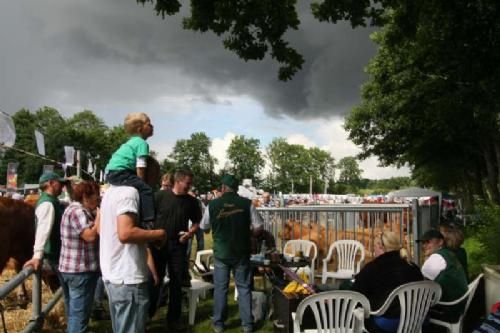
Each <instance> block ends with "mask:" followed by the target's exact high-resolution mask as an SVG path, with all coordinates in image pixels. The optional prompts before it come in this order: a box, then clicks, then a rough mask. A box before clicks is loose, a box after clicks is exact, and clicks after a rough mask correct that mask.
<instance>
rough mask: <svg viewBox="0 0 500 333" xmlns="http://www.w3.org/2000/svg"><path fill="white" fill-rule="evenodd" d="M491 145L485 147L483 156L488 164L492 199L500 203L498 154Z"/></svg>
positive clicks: (487, 177) (488, 182)
mask: <svg viewBox="0 0 500 333" xmlns="http://www.w3.org/2000/svg"><path fill="white" fill-rule="evenodd" d="M490 147H491V146H489V147H484V148H483V157H484V161H485V164H486V185H487V187H488V192H489V194H490V198H491V201H492V202H494V203H495V204H500V191H499V190H498V167H497V165H496V154H495V152H494V151H493V150H492V149H489V148H490Z"/></svg>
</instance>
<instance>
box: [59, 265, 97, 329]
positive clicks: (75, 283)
mask: <svg viewBox="0 0 500 333" xmlns="http://www.w3.org/2000/svg"><path fill="white" fill-rule="evenodd" d="M61 277H62V290H63V294H64V306H65V308H66V316H67V317H68V333H85V332H87V325H88V322H89V318H90V311H91V309H92V302H93V300H94V297H93V296H94V290H95V286H96V284H97V278H98V277H99V273H97V272H87V273H64V272H61Z"/></svg>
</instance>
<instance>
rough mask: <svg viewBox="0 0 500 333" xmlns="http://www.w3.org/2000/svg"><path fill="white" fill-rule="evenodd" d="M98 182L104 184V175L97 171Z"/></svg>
mask: <svg viewBox="0 0 500 333" xmlns="http://www.w3.org/2000/svg"><path fill="white" fill-rule="evenodd" d="M99 182H100V183H104V173H103V172H102V170H99Z"/></svg>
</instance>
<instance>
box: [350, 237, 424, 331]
mask: <svg viewBox="0 0 500 333" xmlns="http://www.w3.org/2000/svg"><path fill="white" fill-rule="evenodd" d="M374 252H375V259H373V260H372V261H371V262H369V263H368V264H366V265H365V267H363V269H361V271H360V272H359V273H358V274H357V275H356V276H355V281H354V284H353V285H352V287H351V290H354V291H357V292H360V293H362V294H363V295H365V296H366V297H367V298H368V300H369V301H370V307H371V309H372V311H376V310H378V309H379V308H380V307H381V306H382V305H383V304H384V302H385V301H386V299H387V297H388V296H389V294H390V293H391V292H392V291H393V290H394V289H395V288H397V287H399V286H400V285H402V284H405V283H409V282H414V281H422V280H423V279H424V277H423V275H422V273H421V271H420V268H419V267H418V266H417V265H415V264H414V263H412V262H411V261H409V259H408V255H407V252H406V250H405V249H404V248H403V247H402V246H401V244H400V240H399V238H398V237H397V235H396V233H394V232H392V231H385V232H383V233H381V234H380V235H379V236H378V237H376V238H375V241H374ZM399 313H400V308H399V303H398V301H395V302H394V303H393V304H392V305H391V306H390V307H389V309H387V311H386V313H385V314H384V316H383V317H382V316H380V317H373V316H371V317H370V318H369V320H368V321H367V322H366V323H365V324H366V326H367V329H368V331H369V332H396V331H397V328H398V325H399Z"/></svg>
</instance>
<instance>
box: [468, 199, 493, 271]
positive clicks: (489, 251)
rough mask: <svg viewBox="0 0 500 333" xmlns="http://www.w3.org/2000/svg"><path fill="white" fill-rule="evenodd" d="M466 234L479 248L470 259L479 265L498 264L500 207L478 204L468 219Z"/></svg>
mask: <svg viewBox="0 0 500 333" xmlns="http://www.w3.org/2000/svg"><path fill="white" fill-rule="evenodd" d="M469 222H470V223H468V224H467V233H468V234H469V235H470V236H473V238H476V239H478V240H479V241H480V243H481V247H480V249H479V250H478V251H476V252H477V253H476V254H475V257H473V258H472V259H473V260H474V261H476V262H480V263H490V264H498V263H499V262H500V242H499V241H498V240H499V239H500V206H499V205H495V204H486V203H484V202H483V203H479V204H476V206H475V214H474V215H472V217H471V218H469Z"/></svg>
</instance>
